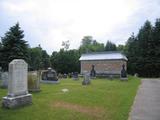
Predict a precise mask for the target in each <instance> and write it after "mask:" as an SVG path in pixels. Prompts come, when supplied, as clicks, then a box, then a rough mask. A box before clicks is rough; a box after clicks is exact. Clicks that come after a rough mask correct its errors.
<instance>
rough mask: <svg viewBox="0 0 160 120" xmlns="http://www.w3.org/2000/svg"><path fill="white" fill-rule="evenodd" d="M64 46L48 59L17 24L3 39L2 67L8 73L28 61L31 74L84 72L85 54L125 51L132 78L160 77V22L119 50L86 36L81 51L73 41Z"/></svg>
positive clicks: (0, 45) (0, 50) (146, 27)
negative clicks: (72, 45) (13, 64)
mask: <svg viewBox="0 0 160 120" xmlns="http://www.w3.org/2000/svg"><path fill="white" fill-rule="evenodd" d="M62 46H63V48H62V49H60V51H58V52H57V51H53V52H52V55H48V53H47V52H46V50H43V49H42V48H41V46H40V45H38V46H37V47H33V48H31V47H30V46H29V44H28V42H27V41H25V40H24V31H23V30H21V28H20V25H19V23H16V24H15V25H14V26H12V27H11V28H10V29H9V30H8V31H7V32H6V33H5V35H4V37H1V42H0V66H2V69H3V70H4V71H6V70H7V69H8V64H9V62H10V61H12V60H13V59H24V60H25V61H26V62H27V63H28V65H29V70H39V69H47V68H48V67H52V68H54V69H56V71H57V72H58V73H71V72H79V71H80V63H79V58H80V56H81V54H83V53H89V52H102V51H121V52H123V53H124V54H125V55H126V56H127V58H128V65H127V67H128V73H129V74H135V73H138V74H139V75H140V76H142V77H159V76H160V72H159V71H160V19H156V22H155V24H154V26H153V25H152V24H151V22H150V21H148V20H147V21H146V22H145V23H144V25H143V26H142V27H141V28H140V29H139V32H138V33H137V35H134V33H133V34H132V35H131V36H130V37H129V38H128V40H127V42H126V44H125V45H118V46H116V44H115V43H113V42H111V41H109V40H108V41H107V42H106V44H105V45H104V44H103V43H99V42H98V41H97V40H95V39H93V37H92V36H84V37H83V39H82V41H81V45H80V46H79V48H78V49H73V50H69V46H70V43H69V40H68V41H63V42H62Z"/></svg>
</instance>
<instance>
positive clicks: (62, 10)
mask: <svg viewBox="0 0 160 120" xmlns="http://www.w3.org/2000/svg"><path fill="white" fill-rule="evenodd" d="M144 3H145V2H144V1H143V2H139V1H138V0H67V1H66V0H23V1H18V0H14V1H12V0H5V1H3V2H1V6H2V8H3V11H4V12H5V13H6V14H8V15H9V16H11V17H13V18H14V20H15V21H19V22H20V24H21V25H22V27H23V29H24V30H25V34H26V39H27V40H28V41H29V43H31V46H36V45H38V44H41V46H42V47H43V48H44V49H46V50H47V51H48V52H49V53H51V52H52V51H54V50H59V49H60V48H61V43H62V41H66V40H70V43H71V48H77V47H78V46H79V45H80V41H81V39H82V37H83V36H85V35H92V36H93V37H94V38H95V39H97V40H98V41H99V42H103V43H105V42H106V41H107V40H108V39H110V40H112V41H113V42H116V43H124V42H125V41H126V40H127V37H128V36H129V35H130V34H131V32H132V31H133V30H134V29H130V28H133V26H134V25H135V24H136V22H134V21H132V18H133V15H135V13H137V11H139V10H146V7H147V6H144V8H142V7H141V6H142V4H144ZM154 4H155V5H156V3H154ZM147 5H149V4H148V3H147ZM150 7H153V6H152V4H150ZM148 11H150V9H148ZM140 12H141V11H140ZM155 14H157V13H155ZM147 15H148V14H147ZM135 16H136V15H135ZM139 18H140V17H138V18H137V19H136V18H133V20H135V21H136V20H137V21H139ZM127 30H128V31H127ZM126 33H127V34H126ZM118 40H119V41H118Z"/></svg>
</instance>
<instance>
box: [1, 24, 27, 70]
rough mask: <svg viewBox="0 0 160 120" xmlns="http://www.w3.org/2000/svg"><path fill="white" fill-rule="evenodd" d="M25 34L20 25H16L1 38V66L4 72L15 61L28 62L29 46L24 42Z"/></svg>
mask: <svg viewBox="0 0 160 120" xmlns="http://www.w3.org/2000/svg"><path fill="white" fill-rule="evenodd" d="M23 38H24V34H23V30H21V28H20V26H19V23H16V25H14V26H13V27H11V28H10V29H9V31H7V32H6V33H5V36H4V37H2V38H1V40H2V45H1V54H2V55H1V61H0V62H1V63H0V65H1V66H2V68H3V69H4V70H7V69H8V63H9V62H11V61H12V60H13V59H24V60H26V61H27V60H28V59H27V58H28V51H27V49H28V44H27V41H25V40H23Z"/></svg>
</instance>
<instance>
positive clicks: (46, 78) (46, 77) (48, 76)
mask: <svg viewBox="0 0 160 120" xmlns="http://www.w3.org/2000/svg"><path fill="white" fill-rule="evenodd" d="M41 82H43V83H59V81H58V77H57V73H56V71H55V70H54V69H52V68H48V70H47V71H44V72H42V80H41Z"/></svg>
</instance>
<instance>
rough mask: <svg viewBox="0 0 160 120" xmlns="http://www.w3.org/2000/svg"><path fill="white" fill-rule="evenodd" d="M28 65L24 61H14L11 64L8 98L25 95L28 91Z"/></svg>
mask: <svg viewBox="0 0 160 120" xmlns="http://www.w3.org/2000/svg"><path fill="white" fill-rule="evenodd" d="M27 71H28V65H27V63H26V62H25V61H24V60H13V61H12V62H11V63H10V64H9V84H8V96H17V95H25V94H27V93H28V90H27Z"/></svg>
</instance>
